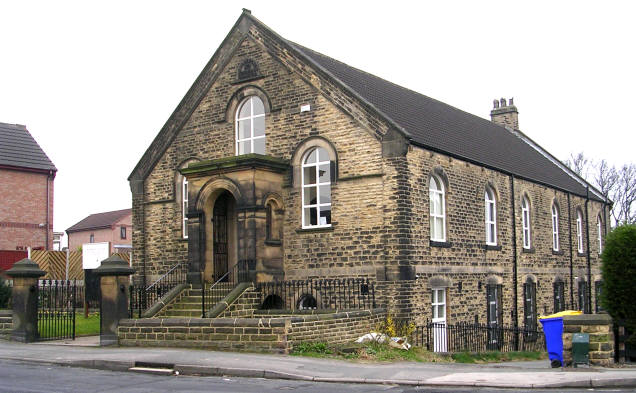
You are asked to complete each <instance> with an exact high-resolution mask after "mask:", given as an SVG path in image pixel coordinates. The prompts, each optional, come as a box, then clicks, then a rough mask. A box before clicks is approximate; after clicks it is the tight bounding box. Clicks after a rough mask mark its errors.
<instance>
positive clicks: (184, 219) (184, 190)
mask: <svg viewBox="0 0 636 393" xmlns="http://www.w3.org/2000/svg"><path fill="white" fill-rule="evenodd" d="M181 200H182V203H181V227H182V232H183V238H184V239H187V238H188V216H187V214H188V179H186V178H185V176H184V177H183V182H182V184H181Z"/></svg>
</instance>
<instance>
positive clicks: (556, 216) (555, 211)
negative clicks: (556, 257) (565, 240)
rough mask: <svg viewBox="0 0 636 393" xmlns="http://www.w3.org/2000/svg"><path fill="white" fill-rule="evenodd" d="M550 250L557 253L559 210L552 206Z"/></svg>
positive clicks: (554, 205)
mask: <svg viewBox="0 0 636 393" xmlns="http://www.w3.org/2000/svg"><path fill="white" fill-rule="evenodd" d="M552 249H553V250H554V251H559V210H558V209H557V207H556V204H554V203H553V204H552Z"/></svg>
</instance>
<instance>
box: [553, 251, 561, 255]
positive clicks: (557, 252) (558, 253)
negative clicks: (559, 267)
mask: <svg viewBox="0 0 636 393" xmlns="http://www.w3.org/2000/svg"><path fill="white" fill-rule="evenodd" d="M563 254H564V253H563V250H552V255H563Z"/></svg>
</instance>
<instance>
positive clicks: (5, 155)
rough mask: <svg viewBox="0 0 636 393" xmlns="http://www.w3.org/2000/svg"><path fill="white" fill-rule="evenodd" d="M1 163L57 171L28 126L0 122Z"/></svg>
mask: <svg viewBox="0 0 636 393" xmlns="http://www.w3.org/2000/svg"><path fill="white" fill-rule="evenodd" d="M0 165H6V166H11V167H17V168H29V169H41V170H46V171H49V170H51V171H57V168H55V165H53V162H51V160H50V159H49V157H48V156H47V155H46V153H44V151H43V150H42V148H41V147H40V145H38V143H37V142H36V141H35V139H33V137H32V136H31V134H30V133H29V131H28V130H27V128H26V126H23V125H21V124H7V123H0Z"/></svg>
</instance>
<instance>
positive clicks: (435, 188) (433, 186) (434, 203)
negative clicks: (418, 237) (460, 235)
mask: <svg viewBox="0 0 636 393" xmlns="http://www.w3.org/2000/svg"><path fill="white" fill-rule="evenodd" d="M428 196H429V203H430V225H431V240H433V241H438V242H444V241H446V206H445V198H444V184H443V183H442V182H441V180H440V179H438V178H437V176H431V178H430V181H429V182H428Z"/></svg>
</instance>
